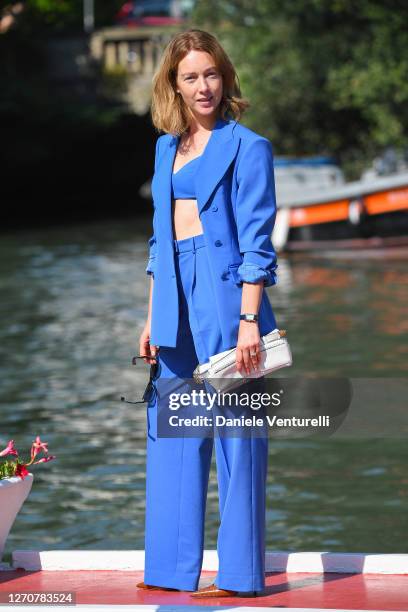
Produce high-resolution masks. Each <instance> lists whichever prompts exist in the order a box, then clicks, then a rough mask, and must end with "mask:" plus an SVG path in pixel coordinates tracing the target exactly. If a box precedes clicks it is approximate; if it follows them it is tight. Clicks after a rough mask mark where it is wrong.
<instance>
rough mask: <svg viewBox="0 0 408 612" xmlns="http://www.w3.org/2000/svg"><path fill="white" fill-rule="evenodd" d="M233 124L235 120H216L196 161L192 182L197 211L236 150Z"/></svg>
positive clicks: (217, 181)
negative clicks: (193, 183) (195, 170)
mask: <svg viewBox="0 0 408 612" xmlns="http://www.w3.org/2000/svg"><path fill="white" fill-rule="evenodd" d="M235 124H236V121H230V122H228V121H225V120H224V119H218V120H217V122H216V124H215V127H214V129H213V131H212V133H211V136H210V139H209V141H208V142H207V145H206V147H205V149H204V152H203V154H202V156H201V158H200V160H199V162H198V166H197V172H196V174H195V177H194V182H195V192H196V198H197V204H198V212H199V213H200V212H201V211H202V210H203V208H204V206H205V205H206V204H207V202H208V200H209V198H210V197H211V194H212V192H213V191H214V189H215V187H216V186H217V184H218V183H219V181H220V180H221V179H222V177H223V176H224V174H225V173H226V171H227V170H228V167H229V166H230V164H231V163H232V161H233V160H234V158H235V156H236V154H237V152H238V145H239V138H234V137H233V129H234V127H235Z"/></svg>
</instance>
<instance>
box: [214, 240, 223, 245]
mask: <svg viewBox="0 0 408 612" xmlns="http://www.w3.org/2000/svg"><path fill="white" fill-rule="evenodd" d="M214 244H215V246H216V247H219V246H222V242H221V240H216V241H215V242H214Z"/></svg>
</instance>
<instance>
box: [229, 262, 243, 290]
mask: <svg viewBox="0 0 408 612" xmlns="http://www.w3.org/2000/svg"><path fill="white" fill-rule="evenodd" d="M240 265H241V262H239V263H233V264H229V266H228V272H229V273H230V278H231V280H232V282H233V283H235V284H236V285H238V286H239V287H241V285H242V280H241V279H240V276H239V274H238V268H239V266H240Z"/></svg>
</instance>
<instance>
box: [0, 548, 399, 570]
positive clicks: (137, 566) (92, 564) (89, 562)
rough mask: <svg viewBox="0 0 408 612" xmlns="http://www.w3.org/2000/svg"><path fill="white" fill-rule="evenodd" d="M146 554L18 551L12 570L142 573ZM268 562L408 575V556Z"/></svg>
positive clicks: (212, 559)
mask: <svg viewBox="0 0 408 612" xmlns="http://www.w3.org/2000/svg"><path fill="white" fill-rule="evenodd" d="M144 555H145V552H144V550H15V551H14V552H13V554H12V566H11V567H10V568H9V569H17V568H21V569H25V570H55V571H58V570H121V571H143V569H144ZM265 561H266V565H265V569H266V571H267V572H288V573H296V572H307V573H326V572H334V573H340V574H345V573H346V574H408V554H380V553H331V552H285V551H276V552H267V553H266V560H265ZM1 569H3V570H6V568H5V567H3V568H1V567H0V571H1ZM202 570H203V571H214V572H216V571H217V570H218V556H217V551H216V550H205V551H204V559H203V565H202Z"/></svg>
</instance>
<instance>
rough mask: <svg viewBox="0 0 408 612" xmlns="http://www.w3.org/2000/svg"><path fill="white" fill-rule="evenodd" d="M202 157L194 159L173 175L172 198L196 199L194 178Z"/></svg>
mask: <svg viewBox="0 0 408 612" xmlns="http://www.w3.org/2000/svg"><path fill="white" fill-rule="evenodd" d="M200 157H201V155H199V156H198V157H194V158H193V159H191V160H190V161H189V162H187V163H186V164H184V166H181V168H180V169H179V170H177V172H173V173H172V175H171V191H172V198H174V199H175V200H177V198H186V199H195V197H196V194H195V189H194V176H195V173H196V171H197V163H198V160H199V159H200Z"/></svg>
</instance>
